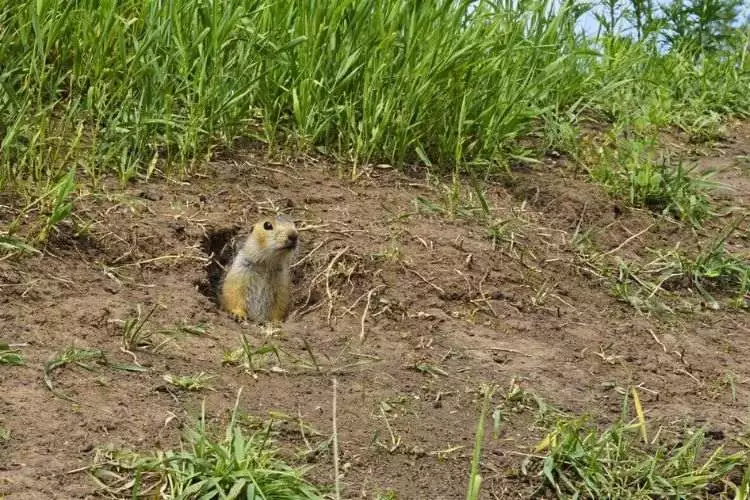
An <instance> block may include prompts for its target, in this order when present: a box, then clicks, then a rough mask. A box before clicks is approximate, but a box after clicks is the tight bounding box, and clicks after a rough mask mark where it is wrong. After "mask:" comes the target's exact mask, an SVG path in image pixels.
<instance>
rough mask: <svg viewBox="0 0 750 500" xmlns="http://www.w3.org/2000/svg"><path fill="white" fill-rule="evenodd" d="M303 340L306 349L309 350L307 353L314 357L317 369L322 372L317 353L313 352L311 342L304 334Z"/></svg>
mask: <svg viewBox="0 0 750 500" xmlns="http://www.w3.org/2000/svg"><path fill="white" fill-rule="evenodd" d="M302 342H304V344H305V350H306V351H307V354H309V355H310V359H312V362H313V364H314V365H315V370H316V371H317V372H318V373H320V365H319V364H318V360H317V359H315V354H313V352H312V348H310V344H309V343H308V342H307V337H305V336H303V337H302Z"/></svg>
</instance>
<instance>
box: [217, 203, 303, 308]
mask: <svg viewBox="0 0 750 500" xmlns="http://www.w3.org/2000/svg"><path fill="white" fill-rule="evenodd" d="M268 224H270V226H268ZM266 227H271V228H272V229H266ZM297 235H298V233H297V228H296V227H295V226H294V223H293V222H292V221H290V220H288V219H285V218H282V217H271V218H268V219H261V220H260V221H258V222H257V223H256V224H255V225H254V226H253V228H252V231H251V232H250V235H249V236H248V237H247V238H246V239H245V241H244V242H243V244H242V246H241V247H240V248H239V251H238V252H237V255H235V257H234V260H233V261H232V264H231V266H230V267H229V270H228V271H227V273H226V275H225V276H224V279H223V280H222V284H221V290H220V292H219V304H220V305H221V307H222V309H224V310H225V311H227V312H228V313H229V314H231V315H232V316H233V317H234V318H235V319H238V320H251V321H255V322H258V323H265V322H268V321H272V322H281V321H284V320H286V318H287V315H288V314H289V285H290V276H289V267H290V266H291V264H292V260H293V259H294V256H295V254H296V250H297V239H296V238H297Z"/></svg>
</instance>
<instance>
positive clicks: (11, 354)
mask: <svg viewBox="0 0 750 500" xmlns="http://www.w3.org/2000/svg"><path fill="white" fill-rule="evenodd" d="M23 363H24V359H23V355H22V354H21V352H20V351H19V350H18V349H13V348H12V347H11V346H10V345H8V344H7V343H4V342H0V365H12V366H18V365H22V364H23Z"/></svg>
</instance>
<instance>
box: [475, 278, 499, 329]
mask: <svg viewBox="0 0 750 500" xmlns="http://www.w3.org/2000/svg"><path fill="white" fill-rule="evenodd" d="M491 271H492V269H487V272H486V273H484V276H482V279H481V280H479V295H481V296H482V300H484V303H485V304H487V307H489V308H490V311H492V315H493V316H494V317H496V318H497V317H498V316H497V311H495V308H494V307H492V303H491V302H490V301H489V300H488V299H487V296H486V295H485V294H484V290H483V289H482V285H483V284H484V280H486V279H487V276H489V275H490V272H491Z"/></svg>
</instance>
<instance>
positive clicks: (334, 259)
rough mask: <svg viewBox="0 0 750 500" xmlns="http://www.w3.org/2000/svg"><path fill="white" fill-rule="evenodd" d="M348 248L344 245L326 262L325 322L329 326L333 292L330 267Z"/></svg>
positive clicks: (331, 267)
mask: <svg viewBox="0 0 750 500" xmlns="http://www.w3.org/2000/svg"><path fill="white" fill-rule="evenodd" d="M348 250H349V247H348V246H346V247H344V249H343V250H341V251H340V252H339V253H337V254H336V256H335V257H334V258H333V259H331V262H329V263H328V267H327V268H326V274H325V276H326V295H328V317H327V319H326V322H327V324H328V326H329V327H330V326H331V313H333V294H332V293H331V282H330V278H331V269H333V265H334V264H335V263H336V261H337V260H339V259H340V258H341V256H342V255H344V253H346V252H347V251H348Z"/></svg>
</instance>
